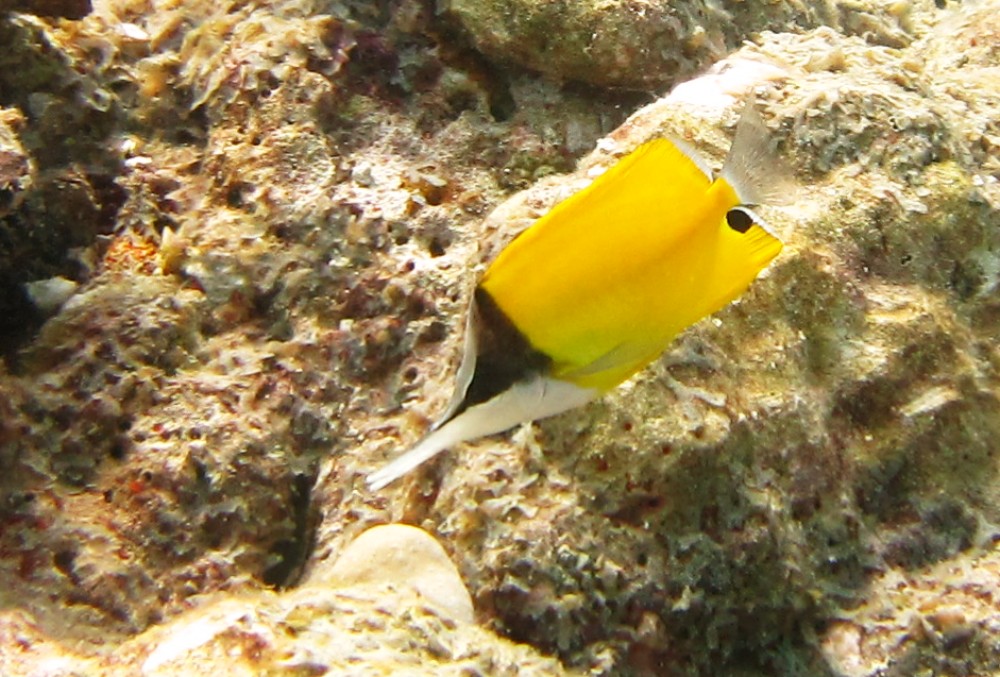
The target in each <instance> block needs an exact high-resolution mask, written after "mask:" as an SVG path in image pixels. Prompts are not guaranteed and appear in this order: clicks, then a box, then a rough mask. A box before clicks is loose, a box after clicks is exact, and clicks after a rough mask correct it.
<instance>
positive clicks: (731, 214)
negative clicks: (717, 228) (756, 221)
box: [726, 207, 753, 233]
mask: <svg viewBox="0 0 1000 677" xmlns="http://www.w3.org/2000/svg"><path fill="white" fill-rule="evenodd" d="M726 224H727V225H728V226H729V227H730V228H732V229H733V230H735V231H736V232H737V233H745V232H747V231H748V230H750V226H752V225H753V217H752V216H750V215H749V214H747V213H746V212H745V211H744V210H742V209H740V208H739V207H736V208H735V209H730V210H729V211H728V212H726Z"/></svg>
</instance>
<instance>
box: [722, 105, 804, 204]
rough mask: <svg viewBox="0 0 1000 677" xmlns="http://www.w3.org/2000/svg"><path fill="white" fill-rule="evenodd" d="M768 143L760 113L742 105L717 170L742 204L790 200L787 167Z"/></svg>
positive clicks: (791, 197) (783, 202)
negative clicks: (776, 158)
mask: <svg viewBox="0 0 1000 677" xmlns="http://www.w3.org/2000/svg"><path fill="white" fill-rule="evenodd" d="M769 144H770V133H769V132H768V130H767V126H766V125H765V124H764V120H763V119H762V118H761V117H760V113H758V112H757V110H756V109H755V108H754V107H753V106H752V105H751V104H749V103H748V104H746V106H745V107H744V108H743V113H742V114H741V115H740V119H739V122H737V123H736V136H735V137H734V138H733V143H732V145H731V146H730V147H729V154H728V155H727V156H726V161H725V163H724V164H723V166H722V171H720V172H719V175H720V176H721V177H722V178H724V179H725V180H726V181H727V182H728V183H729V185H730V186H732V187H733V190H735V191H736V195H737V196H738V197H739V199H740V204H742V205H748V206H749V205H762V204H768V205H777V204H787V203H788V202H790V201H791V200H792V199H793V193H794V182H793V181H792V179H791V176H790V175H789V173H788V171H787V169H786V168H785V167H784V166H783V165H782V164H781V163H779V162H778V161H777V160H775V158H774V156H773V154H772V153H771V150H770V148H769Z"/></svg>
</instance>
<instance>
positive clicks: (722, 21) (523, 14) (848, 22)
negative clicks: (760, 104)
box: [438, 0, 930, 90]
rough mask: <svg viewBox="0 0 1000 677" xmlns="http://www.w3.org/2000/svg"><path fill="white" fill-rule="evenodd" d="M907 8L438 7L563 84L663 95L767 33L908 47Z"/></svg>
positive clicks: (665, 3) (463, 2) (601, 3)
mask: <svg viewBox="0 0 1000 677" xmlns="http://www.w3.org/2000/svg"><path fill="white" fill-rule="evenodd" d="M929 4H930V3H926V2H915V3H909V2H900V3H895V4H893V5H886V6H879V5H875V4H872V3H864V2H837V1H834V2H822V3H819V2H816V3H803V2H795V1H791V2H787V1H785V0H781V1H778V2H757V1H755V0H749V1H745V0H735V1H723V2H711V1H702V0H698V1H696V2H670V1H669V0H583V1H582V2H581V1H576V0H551V1H549V2H537V1H536V0H439V2H438V6H439V8H440V10H441V11H442V12H444V14H445V15H446V16H448V17H450V18H453V19H454V20H455V22H456V23H458V25H460V26H461V27H462V28H463V29H464V31H465V32H466V33H467V34H468V36H469V38H470V39H471V41H472V43H473V44H474V45H475V46H476V48H477V49H479V50H480V51H482V52H483V53H484V54H486V55H487V56H489V57H490V58H492V59H494V60H495V61H497V62H499V63H501V64H503V63H506V64H511V63H513V64H518V65H520V66H524V67H527V68H531V69H534V70H536V71H538V72H540V73H544V74H546V75H548V76H550V77H554V78H558V79H561V80H575V81H580V82H586V83H590V84H594V85H600V86H606V87H630V88H636V89H643V90H648V89H662V88H664V87H666V86H669V85H671V84H673V83H676V82H679V81H681V80H684V79H686V78H689V77H691V76H692V75H694V74H695V73H698V72H700V71H702V70H704V69H705V68H706V67H707V66H709V65H711V64H713V63H715V62H716V61H718V60H719V59H721V58H722V57H724V56H726V55H727V54H729V53H730V52H732V51H733V50H735V49H738V48H739V47H740V46H741V45H742V44H743V41H744V40H747V39H749V38H750V37H751V36H753V35H754V34H756V33H759V32H760V31H774V32H781V31H790V32H800V31H801V30H803V29H810V28H816V27H818V26H830V27H832V28H835V29H837V30H838V31H839V32H842V33H844V34H846V35H857V36H859V37H861V38H863V39H864V40H865V41H866V42H868V43H869V44H872V45H885V46H891V47H903V46H905V45H907V44H909V43H910V41H911V40H912V39H913V37H914V33H915V30H916V31H918V30H919V27H918V26H919V21H917V22H916V23H917V24H918V25H917V26H915V25H914V23H915V22H914V20H913V16H912V15H913V14H914V13H915V12H914V10H915V7H920V9H921V10H923V12H919V13H918V14H919V15H920V16H926V14H925V12H926V10H927V9H928V7H929Z"/></svg>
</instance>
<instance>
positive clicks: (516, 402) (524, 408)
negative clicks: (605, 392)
mask: <svg viewBox="0 0 1000 677" xmlns="http://www.w3.org/2000/svg"><path fill="white" fill-rule="evenodd" d="M597 394H598V391H597V390H594V389H589V388H581V387H579V386H576V385H574V384H572V383H569V382H566V381H562V380H559V379H553V378H549V377H546V376H541V375H535V376H533V377H532V378H530V379H528V380H524V381H518V382H517V383H515V384H514V385H512V386H511V387H510V388H508V389H507V390H505V391H503V392H502V393H500V394H498V395H497V396H495V397H493V398H491V399H489V400H487V401H485V402H483V403H481V404H477V405H475V406H472V407H469V408H468V409H466V410H465V411H463V412H462V413H461V414H459V415H458V416H456V417H455V418H453V419H451V420H450V421H447V422H446V423H444V424H443V425H441V427H439V428H437V429H435V430H433V431H431V433H430V434H429V435H427V436H426V437H425V438H424V439H423V440H421V441H420V443H419V444H417V446H415V447H413V448H412V449H410V450H409V451H407V452H406V453H404V454H403V455H402V456H400V457H399V458H396V459H394V460H392V461H390V462H389V463H388V464H386V465H385V466H383V467H382V468H380V469H378V470H376V471H375V472H373V473H372V474H370V475H368V477H367V478H366V480H365V481H366V482H367V484H368V488H369V489H371V490H373V491H377V490H378V489H381V488H382V487H384V486H386V485H387V484H389V483H390V482H393V481H395V480H396V479H398V478H400V477H402V476H403V475H405V474H407V473H408V472H410V471H411V470H413V469H414V468H416V467H417V466H419V465H421V464H422V463H424V462H426V461H428V460H430V459H431V458H433V457H434V456H436V455H437V454H439V453H440V452H442V451H444V450H445V449H447V448H448V447H451V446H453V445H455V444H458V443H459V442H465V441H466V440H472V439H475V438H477V437H483V436H485V435H492V434H494V433H499V432H503V431H504V430H507V429H508V428H513V427H514V426H515V425H517V424H518V423H524V422H525V421H533V420H535V419H539V418H545V417H546V416H553V415H555V414H559V413H562V412H564V411H566V410H568V409H573V408H574V407H578V406H580V405H582V404H585V403H586V402H589V401H590V400H591V399H593V398H594V397H596V396H597Z"/></svg>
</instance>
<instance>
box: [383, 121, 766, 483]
mask: <svg viewBox="0 0 1000 677" xmlns="http://www.w3.org/2000/svg"><path fill="white" fill-rule="evenodd" d="M764 131H765V129H764V125H763V122H762V121H761V120H760V118H759V117H758V115H757V114H756V113H755V112H754V111H753V110H752V108H750V106H749V105H748V106H747V108H746V110H745V111H744V114H743V115H742V117H741V119H740V122H739V123H738V125H737V128H736V135H735V138H734V140H733V143H732V145H731V147H730V150H729V154H728V156H727V158H726V161H725V163H724V165H723V167H722V170H721V171H720V172H719V173H718V174H717V175H713V173H712V172H711V171H710V170H708V169H707V164H706V163H705V162H704V161H703V160H702V159H701V158H699V157H698V156H697V154H696V153H694V151H693V150H691V149H689V148H687V147H686V145H685V144H682V143H680V142H675V141H672V140H670V139H667V138H656V139H654V140H652V141H648V142H646V143H645V144H643V145H641V146H639V147H638V148H637V149H636V150H634V151H632V152H631V153H629V154H628V155H626V156H625V157H623V158H622V159H621V160H619V161H618V162H617V163H616V164H615V165H613V166H612V167H611V168H610V169H608V170H607V171H606V172H604V173H603V174H601V175H600V176H598V177H597V178H596V179H595V180H594V181H593V182H592V183H590V184H589V185H588V186H587V187H586V188H584V189H582V190H580V191H579V192H577V193H575V194H573V195H572V196H570V197H569V198H567V199H565V200H563V201H562V202H560V203H559V204H557V205H556V206H555V207H554V208H552V209H551V210H550V211H549V212H548V213H546V214H545V215H544V216H542V217H541V218H539V219H538V220H537V221H535V222H534V223H533V224H532V225H531V226H529V227H528V228H527V229H526V230H524V231H523V232H522V233H521V234H519V235H518V236H517V237H516V238H515V239H514V240H512V241H511V242H510V244H508V245H507V247H506V248H504V249H503V250H502V251H501V252H500V254H499V255H498V256H497V257H496V259H495V260H494V261H493V262H492V263H491V264H490V265H489V267H488V268H487V270H486V272H485V273H484V274H483V277H482V279H481V280H480V281H479V283H478V284H477V285H476V287H475V290H474V293H473V298H472V301H471V304H470V308H469V312H468V316H467V320H466V330H465V332H466V333H465V345H464V349H463V353H462V361H461V364H460V366H459V369H458V374H457V376H456V386H455V393H454V395H453V396H452V400H451V403H450V404H449V406H448V407H447V409H446V411H445V412H444V415H443V416H442V417H441V418H440V419H439V420H438V422H437V423H435V424H434V426H433V427H432V429H431V431H430V432H429V433H428V434H427V436H426V437H424V438H423V440H421V441H420V442H419V443H418V444H417V445H416V446H415V447H413V448H412V449H410V450H409V451H407V452H406V453H404V454H402V455H401V456H399V457H398V458H396V459H394V460H393V461H391V462H390V463H388V464H387V465H385V466H383V467H382V468H380V469H379V470H377V471H376V472H374V473H372V474H371V475H369V476H368V478H367V482H368V485H369V487H371V488H372V489H379V488H381V487H383V486H385V485H386V484H388V483H390V482H392V481H393V480H395V479H397V478H399V477H400V476H402V475H404V474H406V473H407V472H409V471H411V470H412V469H414V468H416V467H417V466H418V465H420V464H421V463H423V462H425V461H426V460H428V459H429V458H431V457H433V456H434V455H435V454H437V453H439V452H441V451H442V450H444V449H446V448H448V447H451V446H452V445H455V444H457V443H459V442H463V441H466V440H470V439H474V438H477V437H481V436H483V435H490V434H494V433H499V432H502V431H504V430H507V429H508V428H511V427H513V426H515V425H517V424H519V423H523V422H526V421H532V420H536V419H540V418H544V417H547V416H552V415H554V414H558V413H561V412H564V411H566V410H568V409H572V408H574V407H577V406H580V405H582V404H585V403H586V402H588V401H590V400H592V399H594V398H596V397H598V396H600V395H601V394H602V393H604V392H606V391H608V390H610V389H612V388H614V387H615V386H617V385H618V384H620V383H621V382H622V381H624V380H625V379H627V378H628V377H629V376H631V375H633V374H634V373H636V372H637V371H639V370H640V369H642V368H643V367H645V366H646V365H647V364H649V363H650V362H652V361H653V360H654V359H656V357H657V356H659V355H660V354H661V353H662V352H663V351H664V350H665V349H666V348H667V346H668V345H669V344H670V342H671V341H672V339H673V338H674V337H675V336H676V335H677V334H678V332H680V331H682V330H683V329H685V328H686V327H688V326H690V325H691V324H693V323H695V322H697V321H698V320H699V319H701V318H703V317H705V316H706V315H709V314H711V313H714V312H715V311H717V310H719V309H720V308H722V307H724V306H725V305H727V304H728V303H729V302H730V301H732V300H733V299H735V298H736V297H738V296H739V295H740V294H742V293H743V292H744V291H745V290H746V289H747V287H748V286H749V285H750V283H751V282H752V281H753V280H754V279H755V278H756V277H757V275H758V274H759V273H760V272H761V271H762V270H763V269H764V268H765V267H766V266H767V265H768V263H770V261H771V260H772V259H774V257H775V256H777V255H778V253H779V252H780V251H781V248H782V244H781V241H780V240H779V239H778V237H777V236H776V235H775V234H774V233H773V232H772V231H771V230H770V229H769V228H768V227H767V226H766V225H765V224H764V223H763V221H761V219H760V218H758V217H757V215H756V214H755V213H754V212H753V211H752V208H753V207H754V206H755V205H758V204H762V203H766V202H768V201H770V199H769V198H772V197H773V196H774V193H775V187H776V185H777V184H776V182H775V181H773V179H774V178H775V177H774V172H773V171H772V170H771V167H772V166H773V165H772V164H771V161H770V160H769V159H768V154H767V153H766V149H765V145H766V143H767V135H766V133H764Z"/></svg>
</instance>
